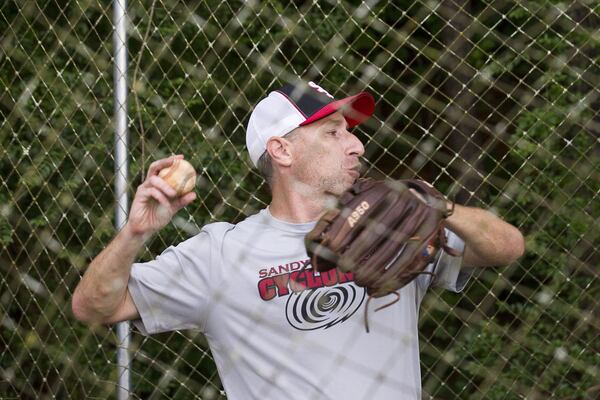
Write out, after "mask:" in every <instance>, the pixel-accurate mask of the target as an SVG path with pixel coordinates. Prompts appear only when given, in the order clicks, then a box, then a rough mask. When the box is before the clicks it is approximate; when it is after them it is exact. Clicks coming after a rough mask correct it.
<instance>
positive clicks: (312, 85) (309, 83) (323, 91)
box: [308, 81, 333, 99]
mask: <svg viewBox="0 0 600 400" xmlns="http://www.w3.org/2000/svg"><path fill="white" fill-rule="evenodd" d="M308 86H310V87H311V88H313V89H315V90H316V91H317V92H319V93H323V94H324V95H325V96H327V97H330V98H332V99H333V96H332V95H330V94H329V92H328V91H327V90H325V89H323V88H322V87H321V86H319V85H317V84H316V83H314V82H313V81H310V82H308Z"/></svg>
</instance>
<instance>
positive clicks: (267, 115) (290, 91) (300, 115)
mask: <svg viewBox="0 0 600 400" xmlns="http://www.w3.org/2000/svg"><path fill="white" fill-rule="evenodd" d="M338 110H339V111H341V112H342V114H343V115H344V117H345V118H346V121H347V122H348V127H350V128H352V127H354V126H356V125H358V124H360V123H362V122H364V121H365V120H367V119H368V118H369V117H370V116H371V115H372V114H373V111H374V110H375V100H374V99H373V96H372V95H371V94H370V93H367V92H361V93H358V94H356V95H354V96H350V97H346V98H343V99H339V100H336V99H335V98H334V97H333V96H332V95H330V94H329V93H328V92H327V91H326V90H325V89H323V88H322V87H320V86H319V85H317V84H316V83H314V82H308V83H307V82H303V81H299V82H295V83H293V84H287V85H285V86H283V87H281V88H279V89H276V90H273V91H272V92H270V93H269V95H268V96H267V97H265V98H264V99H262V100H261V101H260V102H259V103H258V104H257V105H256V107H254V110H253V111H252V114H251V115H250V121H248V127H247V129H246V146H247V147H248V152H249V153H250V159H251V160H252V163H253V164H254V165H255V166H256V164H257V163H258V159H259V158H260V156H262V155H263V153H264V152H265V150H266V149H267V140H269V138H271V137H273V136H284V135H286V134H287V133H289V132H291V131H293V130H294V129H296V128H298V127H299V126H304V125H308V124H310V123H311V122H315V121H317V120H319V119H321V118H324V117H326V116H328V115H330V114H333V113H334V112H336V111H338Z"/></svg>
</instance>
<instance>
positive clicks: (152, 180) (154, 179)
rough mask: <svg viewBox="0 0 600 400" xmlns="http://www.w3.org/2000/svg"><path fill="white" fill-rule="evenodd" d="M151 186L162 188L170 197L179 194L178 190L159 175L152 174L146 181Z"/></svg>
mask: <svg viewBox="0 0 600 400" xmlns="http://www.w3.org/2000/svg"><path fill="white" fill-rule="evenodd" d="M145 183H146V184H147V185H148V186H149V187H155V188H158V189H160V191H162V192H163V193H164V194H165V195H167V196H168V197H170V198H173V197H176V196H177V191H176V190H175V189H173V188H172V187H171V185H169V184H168V183H167V182H165V180H164V179H162V178H161V177H159V176H158V175H153V176H150V177H149V178H148V179H147V180H146V182H145Z"/></svg>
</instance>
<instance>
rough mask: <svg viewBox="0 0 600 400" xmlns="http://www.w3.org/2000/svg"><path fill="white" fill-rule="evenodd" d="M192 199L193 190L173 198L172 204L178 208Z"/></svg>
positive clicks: (193, 196) (193, 198)
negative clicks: (175, 198)
mask: <svg viewBox="0 0 600 400" xmlns="http://www.w3.org/2000/svg"><path fill="white" fill-rule="evenodd" d="M194 200H196V193H195V192H190V193H187V194H185V195H183V196H181V197H180V198H178V199H177V200H175V201H174V202H173V206H174V207H175V209H176V210H180V209H182V208H183V207H185V206H187V205H188V204H190V203H191V202H192V201H194Z"/></svg>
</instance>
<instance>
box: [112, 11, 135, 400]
mask: <svg viewBox="0 0 600 400" xmlns="http://www.w3.org/2000/svg"><path fill="white" fill-rule="evenodd" d="M126 10H127V1H126V0H115V1H114V3H113V24H114V36H113V39H114V46H115V47H114V59H115V66H114V86H115V87H114V89H115V116H114V118H115V119H114V121H115V197H116V211H115V213H116V215H115V227H116V229H117V231H119V230H121V228H122V227H123V226H124V225H125V222H126V221H127V211H128V208H129V205H128V197H127V186H128V180H127V175H128V158H127V154H128V132H127V28H126V24H127V17H126ZM129 331H130V327H129V322H121V323H119V324H117V338H118V341H119V345H118V349H117V365H118V368H119V378H118V388H117V398H118V399H119V400H123V399H127V398H129V392H130V386H131V385H130V373H129V366H130V357H129V338H130V337H129V333H130V332H129Z"/></svg>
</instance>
